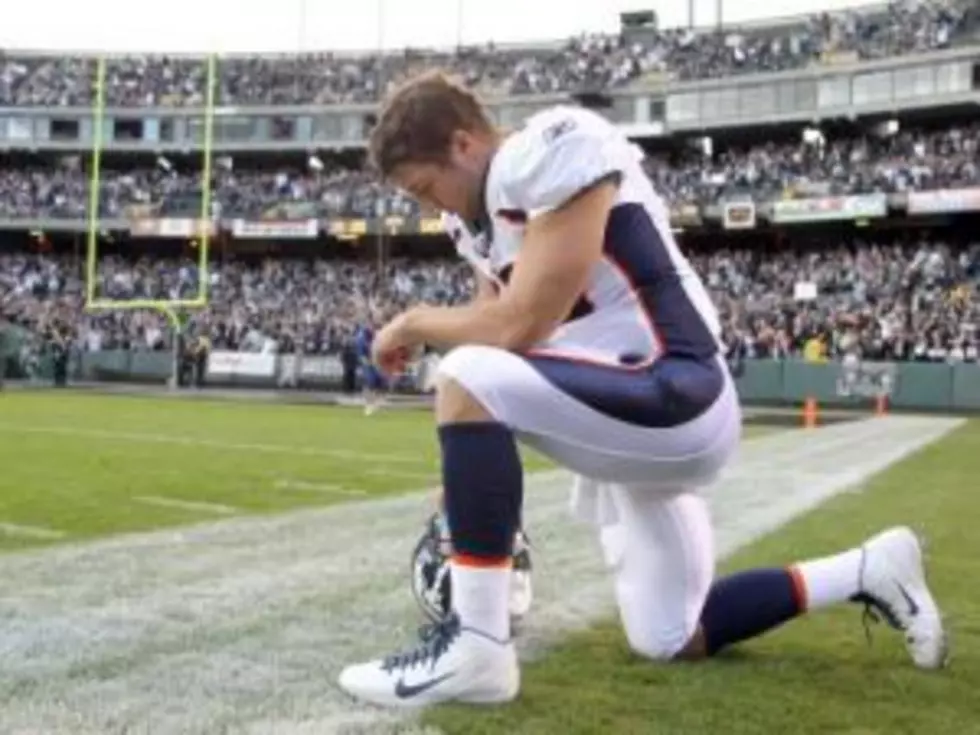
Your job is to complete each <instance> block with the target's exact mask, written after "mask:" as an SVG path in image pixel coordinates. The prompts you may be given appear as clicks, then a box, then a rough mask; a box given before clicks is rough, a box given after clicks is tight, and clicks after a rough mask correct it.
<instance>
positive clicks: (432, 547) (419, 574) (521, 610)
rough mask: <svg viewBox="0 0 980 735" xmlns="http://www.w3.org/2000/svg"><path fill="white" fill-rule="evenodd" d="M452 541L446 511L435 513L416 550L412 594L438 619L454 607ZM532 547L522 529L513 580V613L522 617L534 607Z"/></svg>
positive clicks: (516, 541)
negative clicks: (532, 603)
mask: <svg viewBox="0 0 980 735" xmlns="http://www.w3.org/2000/svg"><path fill="white" fill-rule="evenodd" d="M451 557H452V542H451V541H450V537H449V527H448V525H447V523H446V519H445V517H444V516H443V514H442V513H434V514H433V515H432V516H431V517H430V518H429V520H428V521H427V522H426V524H425V531H424V533H423V534H422V538H420V539H419V541H418V543H417V544H415V548H414V550H413V551H412V594H413V595H414V596H415V600H416V602H418V604H419V607H420V608H421V609H422V612H423V614H424V615H425V616H426V617H427V618H429V619H430V620H432V621H434V622H438V621H441V620H443V619H445V618H446V616H447V615H448V614H449V612H450V611H451V609H452V587H451V583H450V577H449V560H450V558H451ZM531 599H532V590H531V547H530V544H529V543H528V539H527V535H526V534H525V533H524V532H523V531H518V532H517V536H516V538H515V539H514V563H513V567H512V568H511V581H510V615H511V619H512V620H513V621H515V622H516V621H519V620H520V619H521V618H523V617H524V616H525V615H527V613H528V611H529V610H530V609H531Z"/></svg>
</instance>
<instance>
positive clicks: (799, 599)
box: [786, 566, 808, 612]
mask: <svg viewBox="0 0 980 735" xmlns="http://www.w3.org/2000/svg"><path fill="white" fill-rule="evenodd" d="M786 573H787V574H789V578H790V579H791V580H792V581H793V599H794V600H796V607H797V609H798V610H799V611H800V612H805V611H806V609H807V603H808V600H807V593H806V580H804V579H803V575H802V574H800V570H799V569H797V568H796V567H795V566H794V567H786Z"/></svg>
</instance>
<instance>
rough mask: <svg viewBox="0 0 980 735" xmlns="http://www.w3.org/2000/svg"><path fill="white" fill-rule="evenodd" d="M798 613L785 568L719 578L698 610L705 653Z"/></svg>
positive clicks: (763, 629)
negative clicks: (701, 609)
mask: <svg viewBox="0 0 980 735" xmlns="http://www.w3.org/2000/svg"><path fill="white" fill-rule="evenodd" d="M802 612H803V609H802V608H801V607H800V604H799V600H798V597H797V594H796V588H795V586H794V582H793V577H792V575H791V574H790V573H789V572H788V571H787V570H785V569H752V570H749V571H745V572H739V573H737V574H733V575H731V576H729V577H725V578H723V579H719V580H718V581H717V582H715V583H714V585H712V587H711V591H710V592H709V593H708V599H707V601H706V602H705V605H704V610H703V611H702V613H701V630H702V631H703V633H704V638H705V643H706V647H707V653H708V655H709V656H710V655H714V654H715V653H717V652H718V651H720V650H721V649H723V648H725V647H726V646H730V645H731V644H733V643H738V642H739V641H744V640H748V639H749V638H754V637H755V636H757V635H760V634H762V633H765V632H766V631H769V630H772V629H773V628H776V627H779V626H780V625H782V624H783V623H785V622H786V621H787V620H791V619H793V618H795V617H796V616H797V615H800V614H801V613H802Z"/></svg>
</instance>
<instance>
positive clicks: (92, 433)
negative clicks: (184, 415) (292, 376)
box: [0, 423, 431, 465]
mask: <svg viewBox="0 0 980 735" xmlns="http://www.w3.org/2000/svg"><path fill="white" fill-rule="evenodd" d="M0 432H6V433H10V434H50V435H55V436H75V437H79V438H83V439H109V440H112V441H125V442H134V443H137V444H174V445H177V446H185V447H204V448H206V449H219V450H224V451H229V452H259V453H263V454H287V455H295V456H303V457H332V458H334V459H350V460H355V461H357V462H390V463H392V464H408V465H419V464H424V463H426V462H430V461H431V460H428V459H424V458H419V457H417V456H415V457H413V456H409V455H407V454H376V453H373V452H355V451H353V450H348V449H327V448H324V447H309V446H305V447H304V446H299V447H297V446H289V445H285V444H252V443H239V442H223V441H216V440H213V439H204V438H195V437H189V436H177V435H174V434H148V433H144V432H139V431H109V430H106V429H87V428H81V427H75V426H30V425H22V424H4V423H0Z"/></svg>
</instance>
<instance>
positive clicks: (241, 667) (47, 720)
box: [0, 417, 961, 735]
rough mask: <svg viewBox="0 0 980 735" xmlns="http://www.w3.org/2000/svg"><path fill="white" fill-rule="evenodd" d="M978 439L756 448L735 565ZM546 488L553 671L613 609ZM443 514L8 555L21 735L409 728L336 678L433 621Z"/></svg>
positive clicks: (0, 642)
mask: <svg viewBox="0 0 980 735" xmlns="http://www.w3.org/2000/svg"><path fill="white" fill-rule="evenodd" d="M959 423H961V422H960V421H958V420H946V419H928V418H905V417H888V418H883V419H877V420H873V421H864V422H856V423H851V424H839V425H835V426H831V427H827V428H825V429H820V430H819V431H813V432H793V433H792V434H791V435H789V436H787V435H774V436H772V437H762V438H759V439H754V440H752V441H751V442H748V443H746V445H745V446H744V448H743V450H742V452H741V455H740V457H739V459H738V461H737V462H736V463H735V465H734V466H733V467H732V468H731V470H730V471H729V472H728V473H727V474H726V476H725V477H724V478H723V479H722V481H721V482H719V483H718V485H717V486H716V487H715V488H714V489H713V490H712V492H711V493H710V498H711V502H712V510H713V514H714V518H715V521H716V527H717V535H718V539H717V541H718V549H719V553H720V554H722V555H727V554H729V553H730V552H732V551H733V550H734V549H736V548H738V547H740V546H742V545H743V544H747V543H749V542H751V541H753V540H755V539H756V538H758V537H759V536H760V535H763V534H765V533H766V532H768V531H770V530H772V529H774V528H776V527H778V526H780V525H781V524H783V523H785V522H786V521H788V520H790V519H792V518H793V517H795V516H798V515H800V514H802V513H805V512H806V511H808V510H809V509H811V508H812V507H814V506H816V505H818V504H819V503H821V502H823V501H824V500H826V499H827V498H830V497H832V496H834V495H836V494H838V493H841V492H843V491H844V490H846V489H847V488H848V487H851V486H853V485H855V484H857V483H860V482H862V481H864V480H865V479H866V478H867V477H869V476H870V475H872V474H873V473H875V472H877V471H879V470H881V469H883V468H884V467H886V466H888V464H890V463H891V462H893V461H896V460H898V459H901V458H903V457H906V456H908V455H909V454H910V453H911V452H913V451H915V450H917V449H919V448H921V447H923V446H925V445H927V444H929V443H931V442H932V441H934V440H936V439H937V438H939V437H941V436H943V435H944V434H946V433H947V432H949V431H950V430H952V429H953V428H955V427H956V426H958V425H959ZM527 484H528V490H529V492H528V493H527V495H526V511H525V522H526V523H527V524H528V528H529V531H530V533H531V536H532V538H533V539H534V543H535V547H536V559H535V562H536V570H537V571H536V580H537V581H536V598H535V609H534V611H533V613H532V615H531V616H530V618H529V619H528V620H527V621H526V623H525V625H524V628H523V631H522V636H521V648H522V652H523V653H524V655H537V654H539V653H540V652H542V651H545V650H546V649H547V646H548V645H550V644H552V643H554V642H556V641H558V640H560V639H561V637H562V635H563V634H565V633H567V632H568V631H570V630H574V629H576V628H580V627H582V626H585V625H588V624H589V623H590V622H592V621H594V620H596V619H597V618H600V617H602V616H605V615H608V614H609V613H610V612H611V611H612V600H611V594H610V589H609V580H608V578H607V575H606V573H605V570H604V569H603V565H602V563H601V555H600V553H599V551H598V548H597V544H596V541H595V534H594V531H593V529H591V528H589V527H588V526H586V525H583V524H578V523H575V522H573V521H571V520H570V519H569V517H568V512H567V501H568V484H569V483H568V479H567V477H566V476H564V475H563V473H560V472H550V473H546V474H543V475H536V476H532V477H530V478H529V480H528V483H527ZM430 504H431V499H430V498H429V497H428V496H423V495H418V494H413V495H409V496H401V497H395V498H389V499H383V500H376V501H366V502H352V503H345V504H342V505H339V506H334V507H331V508H326V509H318V510H312V511H305V512H295V513H289V514H284V515H280V516H274V517H261V518H256V517H251V518H238V519H232V520H225V521H220V522H213V523H208V524H202V525H199V526H194V527H190V528H185V529H180V530H167V531H158V532H154V533H148V534H133V535H128V536H122V537H118V538H113V539H106V540H102V541H98V542H93V543H85V544H80V543H79V544H67V545H64V546H60V547H56V548H50V549H44V550H36V551H30V552H22V553H16V554H8V555H5V556H0V661H2V666H0V722H3V723H4V724H3V729H4V731H6V732H44V733H45V734H46V735H62V734H64V735H67V734H68V733H71V735H89V734H90V733H91V734H93V735H94V734H95V733H99V734H100V735H101V734H102V733H106V732H123V731H125V732H148V731H152V732H154V733H180V735H195V734H197V733H202V734H203V733H214V732H229V733H276V734H277V735H282V734H285V733H318V734H320V733H337V732H355V731H356V732H377V731H378V730H379V729H382V730H384V729H387V728H394V727H401V728H404V727H405V723H404V722H402V723H401V724H400V725H397V724H392V723H393V722H396V721H397V717H400V716H401V715H394V714H391V713H387V712H382V711H380V710H376V709H371V708H365V707H360V706H358V705H356V704H355V703H353V702H351V701H350V700H348V699H347V698H346V697H344V696H343V695H342V694H341V693H340V692H339V691H338V690H337V688H336V686H335V680H336V675H337V672H338V671H339V669H340V668H341V667H342V666H343V665H344V664H345V663H348V662H350V661H353V660H358V659H361V658H362V657H365V656H373V655H377V654H379V653H383V652H385V651H386V650H387V649H388V648H389V647H390V646H400V645H404V644H405V643H406V641H407V640H408V639H409V637H410V636H411V634H412V633H413V632H414V630H415V627H416V626H417V625H418V622H419V619H418V611H417V610H416V608H415V603H414V601H413V600H412V597H411V594H410V592H409V589H408V580H407V568H408V556H409V552H410V550H411V548H412V545H413V544H414V542H415V541H416V539H417V536H418V534H419V533H420V532H421V528H422V524H423V522H424V519H425V518H426V517H427V515H428V512H429V510H430ZM889 520H890V519H889ZM909 520H910V521H913V522H914V520H915V519H909ZM854 541H855V542H858V541H860V539H854ZM805 551H806V552H807V553H827V552H829V551H833V550H832V549H807V550H805ZM788 561H791V560H788V559H777V560H773V562H774V563H777V564H782V563H786V562H788ZM860 635H861V633H860V631H859V629H858V622H857V620H855V638H856V639H858V638H860ZM399 731H401V732H404V731H405V730H404V729H402V730H399Z"/></svg>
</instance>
